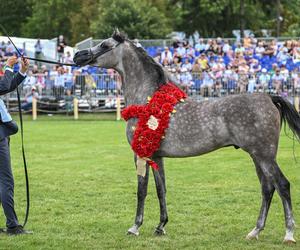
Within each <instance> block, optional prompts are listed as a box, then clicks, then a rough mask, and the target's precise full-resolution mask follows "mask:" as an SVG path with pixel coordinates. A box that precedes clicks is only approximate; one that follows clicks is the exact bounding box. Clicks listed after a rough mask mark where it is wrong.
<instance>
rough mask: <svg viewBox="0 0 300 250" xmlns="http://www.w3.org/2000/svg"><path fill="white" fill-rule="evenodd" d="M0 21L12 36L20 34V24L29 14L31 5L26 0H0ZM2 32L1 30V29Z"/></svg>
mask: <svg viewBox="0 0 300 250" xmlns="http://www.w3.org/2000/svg"><path fill="white" fill-rule="evenodd" d="M0 6H1V8H0V23H1V24H2V25H4V27H5V28H6V29H7V30H8V32H9V34H10V35H12V36H21V35H22V29H21V24H22V23H24V22H25V20H26V18H27V17H28V16H30V15H31V12H32V5H31V3H30V2H29V1H28V0H22V1H7V0H0ZM1 32H2V31H1Z"/></svg>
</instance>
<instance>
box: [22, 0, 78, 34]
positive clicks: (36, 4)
mask: <svg viewBox="0 0 300 250" xmlns="http://www.w3.org/2000/svg"><path fill="white" fill-rule="evenodd" d="M32 2H33V7H32V16H29V17H28V18H27V20H26V22H25V23H24V24H23V35H25V36H28V37H35V38H37V37H40V38H53V37H57V36H58V35H60V34H63V35H64V36H65V37H67V38H69V39H70V37H71V34H72V30H71V22H70V19H71V18H72V12H73V10H74V9H77V11H80V9H78V1H76V0H47V1H33V0H32Z"/></svg>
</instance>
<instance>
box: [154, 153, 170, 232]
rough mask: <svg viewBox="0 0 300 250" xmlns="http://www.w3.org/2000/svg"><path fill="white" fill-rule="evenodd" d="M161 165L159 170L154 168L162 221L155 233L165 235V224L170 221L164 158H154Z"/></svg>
mask: <svg viewBox="0 0 300 250" xmlns="http://www.w3.org/2000/svg"><path fill="white" fill-rule="evenodd" d="M153 160H154V161H155V162H156V163H157V164H158V166H159V170H158V171H156V170H153V175H154V180H155V185H156V192H157V197H158V200H159V207H160V222H159V224H158V226H157V227H156V228H155V231H154V233H155V234H156V235H164V234H166V231H165V229H164V227H165V225H166V224H167V222H168V213H167V204H166V182H165V171H164V163H163V158H161V157H159V158H158V157H156V158H154V159H153Z"/></svg>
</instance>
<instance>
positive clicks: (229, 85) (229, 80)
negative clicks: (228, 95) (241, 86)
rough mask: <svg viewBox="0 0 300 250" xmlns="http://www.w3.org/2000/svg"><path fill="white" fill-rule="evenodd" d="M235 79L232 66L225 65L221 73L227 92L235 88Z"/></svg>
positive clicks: (236, 78)
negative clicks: (222, 73)
mask: <svg viewBox="0 0 300 250" xmlns="http://www.w3.org/2000/svg"><path fill="white" fill-rule="evenodd" d="M237 80H238V75H237V73H236V72H235V71H234V70H232V67H231V66H230V65H227V67H226V69H225V71H224V75H223V81H224V87H225V88H226V89H227V90H228V91H229V92H231V90H233V89H235V88H236V83H237Z"/></svg>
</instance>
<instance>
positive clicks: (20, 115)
mask: <svg viewBox="0 0 300 250" xmlns="http://www.w3.org/2000/svg"><path fill="white" fill-rule="evenodd" d="M17 96H18V107H19V118H20V127H21V144H22V155H23V165H24V172H25V180H26V200H27V205H26V213H25V219H24V223H23V227H25V225H26V223H27V220H28V216H29V207H30V195H29V178H28V171H27V163H26V155H25V148H24V133H23V117H22V109H21V98H20V93H19V89H18V88H17Z"/></svg>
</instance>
